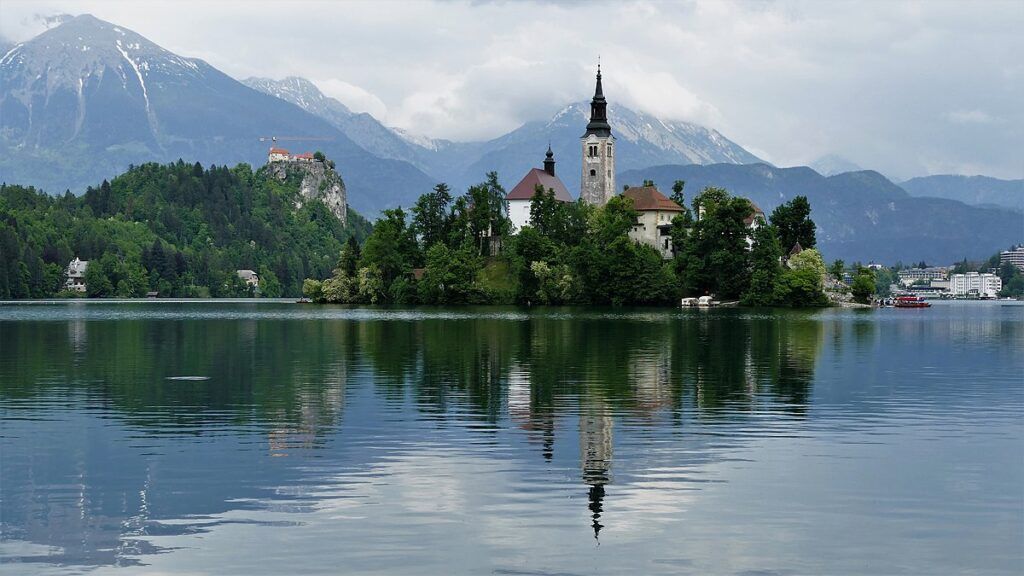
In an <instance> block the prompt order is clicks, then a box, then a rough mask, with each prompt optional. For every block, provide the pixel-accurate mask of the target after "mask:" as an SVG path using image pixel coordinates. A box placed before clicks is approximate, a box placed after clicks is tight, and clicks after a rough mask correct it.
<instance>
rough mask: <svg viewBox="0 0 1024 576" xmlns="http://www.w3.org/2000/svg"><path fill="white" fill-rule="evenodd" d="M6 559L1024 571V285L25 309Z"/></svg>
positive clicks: (6, 376) (9, 566) (263, 569)
mask: <svg viewBox="0 0 1024 576" xmlns="http://www.w3.org/2000/svg"><path fill="white" fill-rule="evenodd" d="M0 416H2V418H3V420H2V428H0V436H2V437H0V443H2V444H0V448H2V453H0V498H2V501H0V530H2V536H0V573H3V574H75V573H91V574H108V573H115V574H168V575H171V574H217V575H220V574H239V575H253V574H255V575H261V574H505V575H516V574H521V575H575V574H580V575H584V574H586V575H592V574H745V575H755V574H756V575H773V574H779V575H783V574H786V575H788V574H1021V573H1024V306H1019V305H1010V304H1004V303H999V302H995V303H938V304H937V305H936V306H935V307H933V308H931V309H928V310H892V309H889V310H869V311H863V310H824V311H816V312H799V311H797V312H790V311H752V310H737V309H732V310H727V309H718V310H711V311H700V310H691V311H679V310H666V311H659V310H608V311H593V310H573V309H546V310H523V309H513V308H507V309H505V308H481V309H475V308H459V309H448V310H444V309H407V310H384V309H354V308H344V307H319V306H299V305H295V304H291V303H285V302H233V303H226V302H188V303H173V302H133V303H104V302H88V303H87V302H72V303H37V304H3V305H0Z"/></svg>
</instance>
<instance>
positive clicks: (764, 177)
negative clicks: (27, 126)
mask: <svg viewBox="0 0 1024 576" xmlns="http://www.w3.org/2000/svg"><path fill="white" fill-rule="evenodd" d="M643 180H654V182H655V183H657V184H659V185H661V186H662V187H663V188H666V187H668V186H670V185H671V184H672V183H673V182H675V181H676V180H683V181H685V182H686V187H685V190H684V192H685V195H686V197H687V198H688V199H692V197H693V196H694V195H695V194H696V193H698V192H699V191H700V190H702V189H703V188H704V187H706V186H719V187H722V188H725V189H727V190H728V191H729V192H730V193H731V194H734V195H738V196H744V197H746V198H749V199H750V200H752V201H753V202H754V203H755V204H757V205H758V206H759V207H760V208H761V209H762V210H764V212H765V214H770V213H771V210H772V209H773V208H775V207H776V206H778V205H779V204H782V203H783V202H786V201H788V200H790V199H792V198H793V197H794V196H797V195H802V196H806V197H807V198H808V200H810V203H811V210H812V211H811V218H812V219H813V220H814V222H815V223H816V224H817V226H818V232H817V239H818V245H819V247H820V248H821V250H822V252H823V254H825V256H826V257H827V258H829V259H835V258H840V259H843V260H846V261H847V262H853V261H862V262H865V263H866V262H867V261H868V260H874V261H877V262H882V263H893V262H896V261H903V262H917V261H920V260H925V261H927V262H931V263H936V264H943V263H950V262H952V261H954V260H960V259H962V258H969V259H978V258H987V257H989V256H991V255H992V254H993V253H995V252H997V251H999V250H1005V249H1006V248H1007V247H1009V246H1010V245H1011V244H1016V243H1019V242H1020V241H1021V239H1022V236H1024V215H1021V214H1020V213H1017V212H1012V211H1007V210H1003V209H994V208H985V207H978V206H966V205H964V204H963V203H961V202H957V201H955V200H947V199H939V198H920V197H914V196H911V195H910V194H909V193H907V191H906V190H904V189H903V188H901V187H899V186H897V185H896V184H893V183H892V182H891V181H889V180H888V179H887V178H886V177H885V176H882V175H881V174H879V173H878V172H874V171H871V170H864V171H860V172H845V173H842V174H837V175H835V176H827V177H826V176H822V175H821V174H818V173H817V172H815V171H814V170H812V169H810V168H807V167H798V168H775V167H773V166H768V165H766V164H747V165H730V164H713V165H709V166H697V165H690V166H655V167H650V168H646V169H643V170H632V171H628V172H625V173H623V174H621V176H620V181H622V182H624V183H632V184H638V183H640V182H642V181H643ZM784 248H785V249H786V250H788V249H789V248H790V247H789V246H786V247H784Z"/></svg>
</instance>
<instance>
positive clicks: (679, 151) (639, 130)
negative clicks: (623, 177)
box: [243, 77, 761, 191]
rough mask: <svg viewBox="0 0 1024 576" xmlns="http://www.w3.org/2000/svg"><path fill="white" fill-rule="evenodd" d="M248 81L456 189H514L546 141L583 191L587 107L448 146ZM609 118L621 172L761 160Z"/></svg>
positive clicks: (704, 134) (702, 132)
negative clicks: (498, 184)
mask: <svg viewBox="0 0 1024 576" xmlns="http://www.w3.org/2000/svg"><path fill="white" fill-rule="evenodd" d="M243 82H244V83H245V84H246V85H248V86H250V87H252V88H254V89H256V90H260V91H261V92H264V93H266V94H269V95H272V96H276V97H278V98H281V99H283V100H286V101H288V102H291V103H292V104H295V105H297V106H299V107H301V108H302V109H304V110H306V111H307V112H310V113H311V114H315V115H317V116H319V117H321V118H323V119H325V120H327V121H328V122H330V123H331V124H332V125H334V126H335V127H336V128H338V129H339V130H341V131H342V132H344V133H345V134H346V135H347V136H348V137H349V138H351V139H352V140H354V141H356V142H358V143H359V144H360V145H361V146H363V147H364V148H366V149H367V150H369V151H370V152H372V153H374V154H376V155H378V156H381V157H384V158H392V159H396V160H404V161H406V162H409V163H410V164H413V165H414V166H417V167H419V168H421V169H422V170H424V171H425V172H426V173H428V174H430V175H431V176H433V177H434V178H436V179H438V180H444V181H446V182H448V183H449V184H451V185H452V186H454V188H455V189H456V190H461V189H463V188H465V187H466V186H469V185H471V184H474V183H476V182H479V181H481V180H482V179H483V178H484V175H485V174H486V173H487V172H489V171H491V170H495V171H497V172H498V175H499V176H500V177H501V180H502V183H503V184H504V185H505V186H506V188H511V187H512V186H514V185H515V184H516V182H518V181H519V178H520V177H522V175H523V174H525V173H526V172H527V171H528V170H529V169H530V168H536V167H538V166H539V165H540V163H541V161H542V160H543V158H544V151H545V150H546V149H547V146H548V143H549V142H550V143H551V147H552V149H553V150H554V152H555V158H556V160H557V161H558V162H559V164H558V166H559V169H558V173H559V177H560V178H561V179H562V181H563V182H564V183H565V184H566V186H567V187H568V188H569V189H570V190H573V191H577V190H579V183H580V171H581V162H580V159H581V152H580V143H579V137H580V135H581V134H582V133H583V131H584V127H585V126H586V125H587V121H588V119H589V113H590V105H589V103H587V102H579V103H576V104H571V105H569V106H567V107H565V108H564V109H562V110H561V111H560V112H558V113H557V114H555V115H554V116H553V117H552V118H551V119H550V120H547V121H534V122H528V123H526V124H524V125H522V126H520V127H519V128H517V129H515V130H513V131H512V132H509V133H508V134H504V135H502V136H499V137H497V138H494V139H492V140H488V141H484V142H451V141H448V140H441V139H433V138H429V137H425V136H419V135H414V134H411V133H408V132H405V131H403V130H400V129H396V128H390V127H387V126H385V125H384V124H382V123H381V122H379V121H377V120H376V119H375V118H373V117H372V116H370V115H369V114H354V113H352V112H351V111H350V110H349V109H348V108H347V107H345V105H344V104H342V103H341V102H339V101H337V100H335V99H334V98H330V97H327V96H325V95H324V94H323V93H322V92H320V90H319V89H318V88H317V87H316V86H315V85H314V84H313V83H311V82H310V81H308V80H305V79H303V78H294V77H291V78H285V79H283V80H270V79H266V78H249V79H246V80H243ZM608 115H609V121H610V122H611V124H612V132H613V134H615V137H616V139H617V148H616V151H617V154H618V156H617V165H616V168H617V169H618V170H628V169H631V168H641V167H644V166H651V165H657V164H670V163H673V164H675V163H686V164H711V163H719V162H728V163H737V164H748V163H754V162H761V160H760V159H758V158H757V157H756V156H754V155H753V154H751V153H749V152H747V151H746V150H744V149H743V148H742V147H740V146H739V145H738V144H736V143H734V142H732V141H730V140H729V139H728V138H726V137H724V136H722V135H721V134H720V133H718V132H717V131H715V130H711V129H708V128H705V127H703V126H699V125H697V124H691V123H689V122H681V121H674V122H669V121H663V120H660V119H658V118H656V117H654V116H652V115H650V114H644V113H642V112H636V111H634V110H631V109H629V108H626V107H625V106H616V105H615V104H610V105H609V106H608Z"/></svg>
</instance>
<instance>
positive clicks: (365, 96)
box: [309, 78, 388, 121]
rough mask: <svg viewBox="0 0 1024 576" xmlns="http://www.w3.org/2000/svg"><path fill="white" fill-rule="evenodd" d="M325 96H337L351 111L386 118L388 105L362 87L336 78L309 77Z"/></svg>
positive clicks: (381, 118)
mask: <svg viewBox="0 0 1024 576" xmlns="http://www.w3.org/2000/svg"><path fill="white" fill-rule="evenodd" d="M309 80H310V81H311V82H313V84H316V86H317V88H319V89H320V91H321V92H323V93H324V94H326V95H327V96H331V97H333V98H337V99H338V101H340V102H341V103H343V104H344V105H345V106H347V107H348V108H349V110H351V111H353V112H367V113H369V114H370V115H372V116H373V117H374V118H377V119H379V120H382V121H383V120H386V119H387V117H388V107H387V105H386V104H384V101H382V100H381V99H380V98H378V97H377V96H375V95H374V94H372V93H370V92H369V91H367V90H366V89H364V88H361V87H359V86H356V85H355V84H351V83H349V82H346V81H344V80H340V79H338V78H310V79H309Z"/></svg>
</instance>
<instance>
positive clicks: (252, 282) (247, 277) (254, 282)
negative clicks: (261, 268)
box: [235, 270, 260, 288]
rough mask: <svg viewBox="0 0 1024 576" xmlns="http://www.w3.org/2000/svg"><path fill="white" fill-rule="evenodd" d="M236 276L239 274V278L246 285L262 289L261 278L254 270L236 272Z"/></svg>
mask: <svg viewBox="0 0 1024 576" xmlns="http://www.w3.org/2000/svg"><path fill="white" fill-rule="evenodd" d="M235 274H238V277H239V278H241V279H242V281H243V282H245V283H246V285H248V286H252V287H253V288H259V287H260V277H259V274H256V272H254V271H252V270H235Z"/></svg>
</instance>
